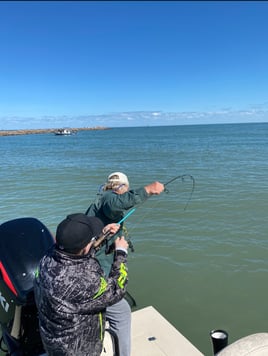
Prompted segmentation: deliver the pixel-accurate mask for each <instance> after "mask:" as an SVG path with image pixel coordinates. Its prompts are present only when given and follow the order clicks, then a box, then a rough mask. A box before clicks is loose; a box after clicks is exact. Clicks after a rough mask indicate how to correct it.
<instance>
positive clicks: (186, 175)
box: [164, 174, 195, 211]
mask: <svg viewBox="0 0 268 356" xmlns="http://www.w3.org/2000/svg"><path fill="white" fill-rule="evenodd" d="M186 177H188V178H190V179H191V180H192V189H191V192H190V196H189V198H188V200H187V202H186V204H185V207H184V209H183V210H184V211H185V210H186V209H187V207H188V205H189V203H190V201H191V199H192V196H193V193H194V190H195V179H194V177H193V176H192V175H190V174H182V175H179V176H177V177H175V178H172V179H170V180H169V181H168V182H167V183H164V187H165V189H164V192H165V193H167V194H168V193H169V190H168V189H167V188H166V186H167V185H168V184H170V183H172V182H174V181H175V180H177V179H181V181H182V182H184V181H185V178H186Z"/></svg>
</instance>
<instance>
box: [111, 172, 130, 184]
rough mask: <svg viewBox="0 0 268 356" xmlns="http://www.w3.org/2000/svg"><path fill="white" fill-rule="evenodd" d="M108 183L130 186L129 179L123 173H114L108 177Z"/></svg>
mask: <svg viewBox="0 0 268 356" xmlns="http://www.w3.org/2000/svg"><path fill="white" fill-rule="evenodd" d="M108 183H118V184H125V185H127V186H129V181H128V177H127V176H126V175H125V174H124V173H121V172H114V173H111V174H110V175H109V176H108Z"/></svg>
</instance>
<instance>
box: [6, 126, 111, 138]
mask: <svg viewBox="0 0 268 356" xmlns="http://www.w3.org/2000/svg"><path fill="white" fill-rule="evenodd" d="M58 130H59V129H32V130H0V136H16V135H32V134H45V133H55V132H56V131H58ZM70 130H71V131H72V132H73V133H76V132H78V131H90V130H109V128H108V127H101V126H97V127H83V128H70Z"/></svg>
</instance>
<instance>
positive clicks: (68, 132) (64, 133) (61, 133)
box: [55, 129, 73, 136]
mask: <svg viewBox="0 0 268 356" xmlns="http://www.w3.org/2000/svg"><path fill="white" fill-rule="evenodd" d="M72 134H73V132H72V130H70V129H58V130H57V131H55V135H57V136H69V135H72Z"/></svg>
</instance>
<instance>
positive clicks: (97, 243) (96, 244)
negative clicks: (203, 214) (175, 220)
mask: <svg viewBox="0 0 268 356" xmlns="http://www.w3.org/2000/svg"><path fill="white" fill-rule="evenodd" d="M186 177H189V178H190V179H191V180H192V189H191V193H190V196H189V198H188V200H187V202H186V204H185V207H184V210H186V209H187V207H188V204H189V202H190V200H191V199H192V195H193V192H194V189H195V179H194V177H193V176H191V175H189V174H183V175H178V176H176V177H174V178H172V179H170V180H169V181H168V182H166V183H164V192H165V193H169V190H168V189H167V185H168V184H170V183H172V182H174V181H175V180H177V179H180V178H181V179H182V181H184V180H185V178H186ZM137 209H138V208H132V209H131V210H129V211H128V212H127V214H126V215H125V216H124V217H123V218H122V219H121V220H120V221H118V223H117V224H118V225H121V224H122V223H123V222H124V221H125V220H127V219H128V218H129V217H130V215H132V214H133V213H134V212H135V211H136V210H137ZM114 235H115V234H111V233H110V232H109V231H108V232H106V233H105V234H101V235H100V236H99V237H98V238H97V239H96V240H95V242H94V245H93V247H94V248H95V250H96V251H97V250H99V249H100V248H101V246H102V245H103V244H104V242H105V241H106V240H107V241H108V238H109V240H110V238H112V237H113V236H114Z"/></svg>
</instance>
